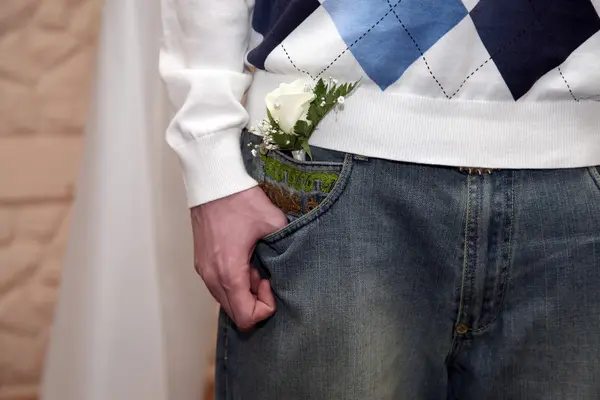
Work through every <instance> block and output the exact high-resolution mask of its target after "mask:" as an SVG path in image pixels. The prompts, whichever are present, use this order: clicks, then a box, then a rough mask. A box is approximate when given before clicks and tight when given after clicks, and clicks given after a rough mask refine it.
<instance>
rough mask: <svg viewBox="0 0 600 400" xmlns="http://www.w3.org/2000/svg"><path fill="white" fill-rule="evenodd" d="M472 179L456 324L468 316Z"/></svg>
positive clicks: (468, 191) (468, 180)
mask: <svg viewBox="0 0 600 400" xmlns="http://www.w3.org/2000/svg"><path fill="white" fill-rule="evenodd" d="M472 179H473V177H472V176H471V175H467V214H466V216H465V236H464V241H465V244H464V249H463V269H462V279H461V284H460V302H459V305H458V315H457V317H456V324H455V325H458V324H460V321H461V320H462V318H463V316H466V311H465V309H466V306H465V303H464V300H465V299H464V294H465V277H466V272H467V270H468V264H469V226H470V221H471V187H472Z"/></svg>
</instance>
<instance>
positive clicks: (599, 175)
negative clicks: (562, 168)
mask: <svg viewBox="0 0 600 400" xmlns="http://www.w3.org/2000/svg"><path fill="white" fill-rule="evenodd" d="M588 172H589V173H590V175H591V177H592V180H593V181H594V183H595V184H596V188H597V189H598V190H599V191H600V169H599V167H589V168H588Z"/></svg>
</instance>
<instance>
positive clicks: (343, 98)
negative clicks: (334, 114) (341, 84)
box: [337, 96, 346, 104]
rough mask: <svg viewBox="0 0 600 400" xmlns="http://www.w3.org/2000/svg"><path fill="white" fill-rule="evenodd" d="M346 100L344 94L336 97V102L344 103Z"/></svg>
mask: <svg viewBox="0 0 600 400" xmlns="http://www.w3.org/2000/svg"><path fill="white" fill-rule="evenodd" d="M345 102H346V98H345V97H344V96H340V97H338V99H337V103H338V104H344V103H345Z"/></svg>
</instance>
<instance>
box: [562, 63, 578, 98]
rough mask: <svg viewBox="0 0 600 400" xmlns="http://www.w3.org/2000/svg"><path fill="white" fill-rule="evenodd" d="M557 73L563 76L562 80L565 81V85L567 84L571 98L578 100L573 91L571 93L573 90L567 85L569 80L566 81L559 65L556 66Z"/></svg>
mask: <svg viewBox="0 0 600 400" xmlns="http://www.w3.org/2000/svg"><path fill="white" fill-rule="evenodd" d="M558 73H559V74H560V76H561V77H562V78H563V81H564V82H565V85H567V89H569V93H571V97H572V98H573V100H575V101H579V99H578V98H577V97H575V93H573V90H571V85H569V82H567V78H565V76H564V75H563V73H562V70H561V69H560V67H558Z"/></svg>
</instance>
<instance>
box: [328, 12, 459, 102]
mask: <svg viewBox="0 0 600 400" xmlns="http://www.w3.org/2000/svg"><path fill="white" fill-rule="evenodd" d="M323 6H324V7H325V9H326V10H327V12H328V13H329V15H330V16H331V18H332V20H333V22H334V23H335V25H336V28H337V29H338V32H339V33H340V36H341V37H342V38H343V39H344V41H345V42H346V44H347V45H348V46H349V48H350V51H351V52H352V55H353V56H354V58H356V60H357V61H358V62H359V64H360V65H361V67H362V68H363V69H364V71H365V72H366V73H367V75H369V77H370V78H371V79H372V80H373V81H374V82H375V83H377V84H378V85H379V87H380V88H381V89H382V90H385V89H386V88H387V87H388V86H390V85H392V84H393V83H394V82H396V81H397V80H398V79H399V78H400V77H401V76H402V74H403V73H404V72H405V71H406V70H407V69H408V67H410V65H411V64H412V63H414V62H415V60H417V59H418V58H419V57H421V56H422V53H424V52H426V51H427V50H428V49H429V48H431V46H433V45H434V44H435V43H436V42H437V41H438V40H439V39H440V38H441V37H442V36H444V35H445V34H446V33H447V32H448V31H450V30H451V29H452V28H453V27H455V26H456V25H457V24H458V23H459V22H460V21H461V20H462V19H463V18H464V17H465V16H467V14H468V12H467V9H466V8H465V6H464V4H463V3H462V2H461V1H460V0H327V1H325V2H324V3H323Z"/></svg>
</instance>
